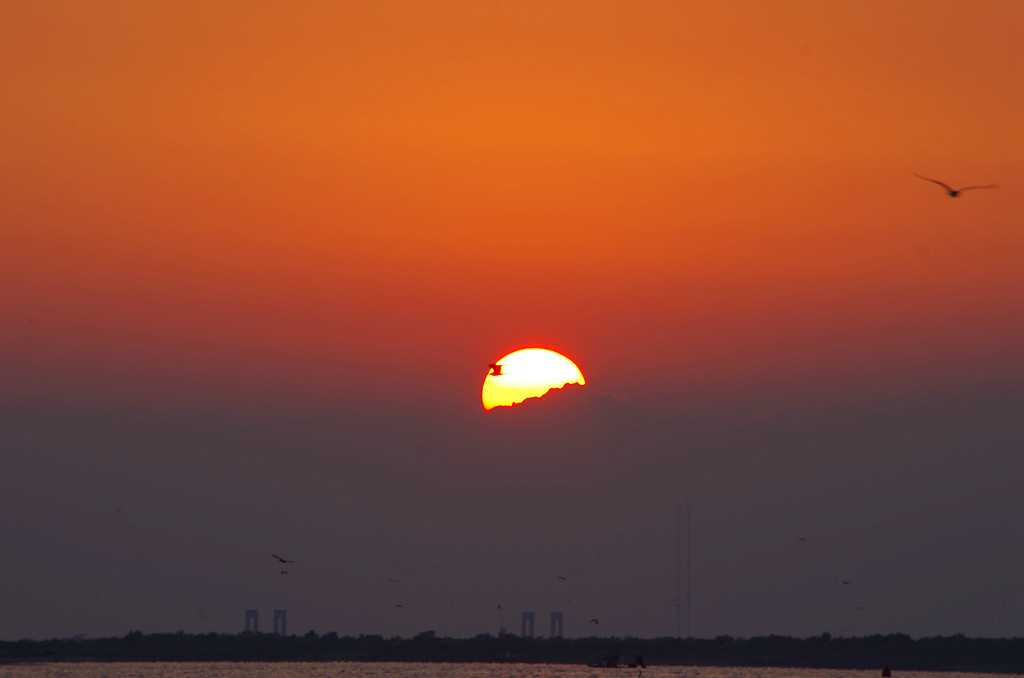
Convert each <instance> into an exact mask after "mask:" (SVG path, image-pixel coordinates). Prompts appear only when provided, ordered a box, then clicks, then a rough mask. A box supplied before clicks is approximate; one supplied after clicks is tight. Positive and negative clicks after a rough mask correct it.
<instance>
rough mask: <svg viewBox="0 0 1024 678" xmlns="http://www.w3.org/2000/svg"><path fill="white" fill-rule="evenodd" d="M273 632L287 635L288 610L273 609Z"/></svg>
mask: <svg viewBox="0 0 1024 678" xmlns="http://www.w3.org/2000/svg"><path fill="white" fill-rule="evenodd" d="M274 633H276V634H278V635H281V636H287V635H288V610H274Z"/></svg>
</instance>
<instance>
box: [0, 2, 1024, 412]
mask: <svg viewBox="0 0 1024 678" xmlns="http://www.w3.org/2000/svg"><path fill="white" fill-rule="evenodd" d="M1022 11H1024V10H1022V8H1021V5H1020V4H1019V3H1017V2H1014V1H1007V2H982V3H978V4H977V5H972V8H971V10H970V11H964V8H963V7H962V5H961V4H959V3H953V2H948V3H943V2H940V3H935V2H900V3H885V2H869V3H821V2H773V3H763V2H713V3H711V2H708V3H684V2H664V3H656V2H652V3H642V4H641V5H640V6H633V5H629V6H628V8H627V6H625V5H624V4H622V3H615V2H590V1H587V2H578V3H570V2H562V3H553V4H552V3H508V4H507V5H501V4H499V5H497V6H490V5H488V6H484V5H482V4H481V3H477V2H464V3H459V2H444V3H416V2H409V3H402V2H397V3H376V2H367V3H338V4H327V5H319V4H315V5H307V6H299V7H294V6H292V5H288V6H285V5H281V4H279V3H272V2H265V3H264V2H246V3H218V4H217V6H216V7H215V8H210V7H208V6H207V4H206V3H162V4H160V5H157V6H156V7H153V6H151V3H142V4H140V3H133V2H102V3H89V4H88V5H83V4H81V3H72V2H35V3H15V4H13V5H12V6H9V7H6V8H5V9H4V10H3V16H2V21H0V26H2V27H0V32H2V34H0V50H2V54H0V56H2V58H0V64H2V66H0V68H2V69H3V70H2V78H3V82H4V89H5V91H6V92H7V96H6V98H7V100H8V103H7V105H5V106H4V107H2V109H0V124H2V125H3V129H4V130H5V138H6V141H5V148H4V153H3V154H2V156H0V177H2V179H3V181H2V182H0V210H2V213H0V219H2V221H3V223H4V225H5V226H4V241H5V246H4V247H3V248H2V249H0V284H2V285H3V288H4V289H5V291H6V293H5V296H6V297H7V301H6V302H5V304H4V305H3V310H2V315H0V329H2V331H3V334H2V335H0V341H3V342H4V345H5V346H6V350H5V351H4V355H6V356H7V358H6V359H4V360H5V362H10V361H13V362H14V363H15V364H20V365H22V366H25V365H28V366H29V367H28V368H27V369H26V371H25V372H24V373H23V374H22V377H23V378H24V379H27V380H31V378H30V377H29V373H31V371H32V370H39V369H44V371H45V369H50V370H52V371H53V372H54V374H53V375H51V376H52V378H53V379H58V375H57V373H62V374H64V376H65V377H66V378H68V379H71V380H72V381H74V382H76V383H77V384H78V387H76V388H82V389H84V390H85V391H89V390H92V389H98V390H102V389H103V388H106V387H112V384H116V382H117V379H116V378H114V379H110V378H108V377H104V376H103V375H104V374H107V375H108V376H109V375H110V374H115V375H116V374H120V375H122V376H123V378H124V379H125V380H127V381H128V382H131V383H130V385H124V386H123V388H124V389H126V390H127V391H133V390H134V391H135V392H137V395H139V394H141V392H144V391H145V390H146V388H147V383H150V382H148V381H147V378H145V377H143V378H136V376H133V375H138V374H140V372H139V371H140V370H142V373H144V374H150V376H151V377H152V378H153V379H154V381H153V382H152V384H153V387H154V388H155V389H157V390H159V389H160V388H162V387H159V386H156V384H157V383H160V378H159V375H160V374H161V373H163V372H167V373H169V374H173V375H178V376H177V377H173V378H172V377H170V376H168V378H169V379H171V381H173V380H174V378H178V377H181V376H182V375H196V378H201V379H204V380H205V379H209V380H212V381H217V380H218V379H217V377H215V376H214V375H216V374H217V373H219V372H223V373H224V375H223V376H224V378H225V383H234V382H233V381H232V380H236V381H237V382H238V383H237V384H236V385H237V386H238V387H239V388H240V389H241V390H238V391H232V390H231V389H228V390H229V391H230V392H234V393H236V394H237V395H241V394H242V392H243V391H246V390H248V389H247V388H242V387H243V385H244V383H247V381H248V380H249V379H251V378H252V377H251V373H252V370H253V369H254V366H255V365H256V364H258V361H260V360H264V361H269V362H267V363H266V364H265V365H264V368H265V369H267V370H269V371H270V372H271V373H273V374H274V375H275V376H274V377H273V379H279V380H284V381H287V382H294V384H293V385H294V387H295V388H296V389H298V391H300V392H301V391H309V393H310V394H315V393H320V390H319V389H322V388H328V389H330V388H332V385H331V382H332V380H334V379H336V377H335V376H332V374H334V371H335V370H340V371H342V372H343V371H344V370H346V369H356V370H369V372H368V373H361V374H362V375H363V376H362V377H360V380H362V381H366V382H372V381H374V380H376V379H377V377H383V376H385V375H388V374H394V375H395V376H396V377H397V378H399V379H400V380H401V379H408V380H409V383H408V384H405V385H404V386H402V387H401V388H400V389H399V390H401V391H402V392H403V393H402V397H407V398H410V399H416V398H417V397H418V396H419V395H420V393H418V391H417V390H418V389H420V388H423V389H426V390H428V391H429V390H432V389H440V390H442V391H447V392H449V393H450V395H451V397H455V398H462V397H463V391H464V390H466V391H469V393H466V394H465V397H466V398H467V401H468V400H473V399H475V398H476V395H477V394H476V393H473V392H472V391H473V390H475V388H476V386H477V384H478V382H479V378H480V375H481V374H482V372H481V369H483V368H482V367H481V366H482V365H486V363H487V362H489V361H490V360H493V359H494V357H496V356H498V355H500V354H503V353H505V352H507V351H508V350H511V349H513V348H517V347H520V346H524V345H528V344H530V343H540V344H544V345H553V346H554V347H555V348H560V349H561V350H565V351H568V352H570V353H573V354H575V355H579V356H580V358H579V359H580V360H581V364H582V366H583V367H584V371H585V373H586V374H588V376H589V375H593V378H594V380H595V381H594V383H600V382H602V381H605V380H607V381H608V382H609V386H610V387H613V388H617V389H620V390H630V389H632V390H633V391H634V392H637V393H648V392H649V393H650V394H651V395H652V396H653V397H657V396H656V394H657V393H660V392H662V391H666V390H667V391H680V390H682V391H685V390H686V388H687V386H686V383H687V382H686V380H687V379H691V378H692V379H699V380H710V381H712V382H714V381H715V380H716V377H715V376H714V375H715V374H716V373H719V374H722V373H723V372H722V371H724V372H733V373H735V374H731V376H730V377H729V378H730V379H733V380H735V379H742V373H743V372H747V371H749V372H750V373H751V374H752V375H757V374H760V376H761V377H762V378H769V379H770V378H772V377H771V374H774V373H775V372H777V371H781V372H783V373H786V374H791V373H793V371H797V372H799V371H800V370H801V369H803V368H802V367H801V365H807V364H810V363H808V362H807V361H808V360H811V359H810V358H809V357H808V356H804V355H798V354H800V353H801V352H803V351H810V352H814V351H825V352H826V354H825V355H824V356H823V357H822V360H823V361H824V362H826V363H828V365H829V366H830V367H829V370H830V374H831V375H832V376H833V377H834V378H836V379H840V378H841V377H842V376H843V375H845V374H847V373H849V374H853V375H855V374H858V373H860V374H863V372H864V370H865V369H868V370H870V369H874V368H872V367H870V366H871V365H875V366H878V365H880V364H883V363H885V364H887V365H889V368H891V370H890V371H892V372H893V373H894V374H899V373H901V372H902V371H905V367H900V366H899V365H900V364H905V363H907V361H908V360H909V359H910V358H913V359H914V360H916V361H918V363H920V364H919V365H918V367H920V368H921V370H922V371H923V372H927V371H928V370H932V371H933V372H934V371H935V370H936V369H941V371H943V372H946V373H948V374H954V373H956V372H957V371H958V370H960V371H965V372H967V373H971V374H974V377H979V374H980V375H981V377H979V378H983V379H987V378H992V377H994V376H995V375H998V374H999V373H1000V372H1004V371H1005V370H1006V369H1007V368H1008V365H1007V363H1009V367H1012V368H1013V369H1015V370H1016V369H1018V368H1019V353H1018V349H1019V347H1020V321H1019V318H1018V316H1019V313H1018V312H1019V310H1020V302H1021V300H1022V294H1021V282H1022V279H1021V274H1020V264H1021V261H1022V256H1021V252H1022V248H1021V235H1020V234H1021V231H1020V223H1021V217H1022V214H1024V211H1022V205H1024V198H1022V192H1021V189H1020V188H1019V187H1020V186H1021V184H1022V179H1024V173H1022V171H1021V165H1020V158H1021V153H1022V151H1024V143H1022V141H1024V133H1022V131H1021V125H1020V124H1019V120H1020V119H1021V118H1022V114H1024V88H1022V87H1021V84H1022V82H1021V75H1022V70H1024V56H1022V55H1024V49H1022V48H1021V47H1020V40H1019V38H1020V34H1021V27H1022ZM912 171H916V172H920V173H924V174H926V175H929V176H931V175H934V176H937V177H939V178H942V179H944V180H946V181H949V182H951V183H954V184H956V183H960V184H964V183H987V182H990V181H997V182H999V183H1000V184H1002V185H1003V187H1002V188H1001V189H1000V190H998V191H991V192H985V193H972V194H968V195H966V196H964V197H962V198H960V199H958V200H957V201H955V202H954V201H951V200H948V199H943V195H942V194H941V190H940V189H939V188H938V187H936V186H933V185H930V184H926V183H924V182H921V181H920V180H918V179H915V178H914V177H913V176H911V174H910V173H911V172H912ZM922 338H926V339H925V341H924V342H923V343H924V344H925V345H924V346H921V345H920V344H919V343H918V340H920V339H922ZM252 361H256V362H252ZM812 362H813V361H812ZM54 364H60V365H62V367H61V368H59V369H57V368H54V367H53V365H54ZM666 365H670V366H671V367H672V369H673V371H672V372H671V373H668V374H666V373H664V370H663V367H664V366H666ZM33 366H34V367H33ZM41 366H46V367H45V368H44V367H41ZM889 368H886V369H887V370H889ZM7 369H13V370H14V371H15V372H17V371H18V369H17V368H16V367H11V366H8V368H7ZM76 371H80V373H79V374H77V376H76ZM737 371H738V372H739V373H736V372H737ZM811 371H812V372H815V373H819V372H820V371H821V366H820V365H819V366H813V367H812V368H811ZM883 371H885V370H883ZM246 374H249V375H250V376H249V377H246V376H244V375H246ZM375 375H376V376H375ZM36 376H37V377H38V373H37V374H36ZM961 376H965V377H967V376H970V374H967V375H961ZM337 378H340V377H337ZM893 378H894V379H895V380H896V381H899V382H900V383H901V384H902V385H903V386H907V385H908V384H909V383H910V382H913V381H914V379H916V378H917V377H915V376H913V375H910V376H908V375H903V376H900V377H898V378H897V377H893ZM252 379H253V383H257V384H258V383H259V382H260V381H261V379H260V378H252ZM883 381H884V380H883ZM34 383H35V384H36V385H35V386H30V385H29V384H27V383H26V384H22V386H25V387H27V388H29V389H30V390H31V389H33V388H38V389H39V390H42V391H52V389H53V388H55V387H58V385H57V383H56V382H53V383H50V382H47V381H46V380H43V381H39V380H38V379H35V381H34ZM101 383H103V384H106V386H101ZM883 385H884V384H883ZM176 388H184V389H185V390H186V391H187V390H188V387H185V386H182V385H180V384H179V385H178V386H177V387H176ZM367 388H370V390H372V388H371V387H370V386H369V385H367ZM390 388H391V386H381V391H382V397H384V398H385V399H388V398H389V397H391V395H395V394H392V393H390V392H389V389H390ZM341 390H344V389H341ZM120 395H121V396H124V395H126V394H125V393H122V394H120ZM225 397H230V393H229V394H226V396H225ZM311 397H313V396H312V395H311Z"/></svg>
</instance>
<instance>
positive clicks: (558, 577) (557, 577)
mask: <svg viewBox="0 0 1024 678" xmlns="http://www.w3.org/2000/svg"><path fill="white" fill-rule="evenodd" d="M555 579H560V580H562V581H565V576H564V575H561V574H560V575H558V576H556V577H555Z"/></svg>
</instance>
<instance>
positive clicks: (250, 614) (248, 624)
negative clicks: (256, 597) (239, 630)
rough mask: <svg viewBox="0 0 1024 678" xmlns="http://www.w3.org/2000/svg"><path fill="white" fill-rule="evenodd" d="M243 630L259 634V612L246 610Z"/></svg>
mask: <svg viewBox="0 0 1024 678" xmlns="http://www.w3.org/2000/svg"><path fill="white" fill-rule="evenodd" d="M245 630H246V631H251V632H252V633H259V632H260V611H259V610H246V611H245Z"/></svg>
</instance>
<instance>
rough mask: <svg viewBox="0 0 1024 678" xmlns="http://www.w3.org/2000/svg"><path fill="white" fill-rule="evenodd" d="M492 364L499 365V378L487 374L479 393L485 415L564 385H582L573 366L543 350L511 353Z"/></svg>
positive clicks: (577, 371) (525, 350)
mask: <svg viewBox="0 0 1024 678" xmlns="http://www.w3.org/2000/svg"><path fill="white" fill-rule="evenodd" d="M495 364H496V365H501V374H492V373H488V374H487V376H486V377H484V385H483V389H482V391H481V399H482V400H483V404H484V410H486V411H490V410H491V409H493V408H495V407H500V406H503V405H504V406H511V405H516V404H518V403H521V402H523V401H524V400H526V399H527V398H536V397H538V396H542V395H544V394H545V393H547V392H548V391H549V390H551V389H553V388H561V387H563V386H565V385H566V384H580V385H583V384H585V383H586V381H585V380H584V379H583V373H582V372H580V368H579V367H577V366H576V363H574V362H573V361H571V360H569V359H568V358H566V357H565V356H564V355H562V354H561V353H556V352H554V351H549V350H548V349H546V348H524V349H521V350H519V351H513V352H512V353H509V354H508V355H507V356H505V357H504V358H502V359H501V360H498V361H497V362H496V363H495Z"/></svg>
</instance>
